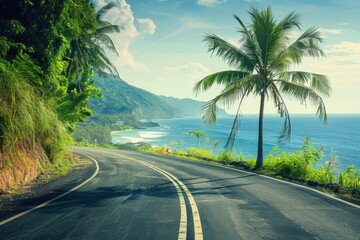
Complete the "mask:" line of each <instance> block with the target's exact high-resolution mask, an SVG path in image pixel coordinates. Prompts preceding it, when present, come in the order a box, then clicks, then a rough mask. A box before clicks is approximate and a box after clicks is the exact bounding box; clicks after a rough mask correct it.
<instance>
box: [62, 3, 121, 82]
mask: <svg viewBox="0 0 360 240" xmlns="http://www.w3.org/2000/svg"><path fill="white" fill-rule="evenodd" d="M113 7H115V4H114V3H112V2H111V3H108V4H107V5H105V6H104V7H102V8H100V9H99V10H98V11H97V12H96V20H97V29H96V30H95V31H90V32H85V33H83V34H81V35H80V36H79V38H78V39H76V40H73V41H72V42H71V51H70V57H69V58H70V62H69V65H68V68H67V72H66V76H67V77H68V78H69V77H72V76H73V75H75V76H77V75H78V74H79V71H82V70H83V68H84V67H87V66H89V65H91V67H92V68H94V69H95V70H97V71H98V72H99V73H104V72H108V73H111V74H116V75H118V72H117V70H116V68H115V66H114V65H113V63H112V62H111V61H110V59H109V58H108V57H107V56H106V54H105V50H106V49H108V50H110V51H113V52H115V53H116V54H117V55H118V52H117V51H116V48H115V45H114V43H113V41H112V40H111V38H110V37H109V35H108V34H110V33H116V32H120V31H121V30H123V29H124V27H122V26H119V25H113V24H111V23H110V22H108V21H106V20H104V16H105V14H106V13H107V12H108V11H109V10H110V9H111V8H113Z"/></svg>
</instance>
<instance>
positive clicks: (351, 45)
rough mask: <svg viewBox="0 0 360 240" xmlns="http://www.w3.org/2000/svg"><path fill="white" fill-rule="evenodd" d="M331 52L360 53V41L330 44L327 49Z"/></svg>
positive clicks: (357, 54) (356, 54) (342, 53)
mask: <svg viewBox="0 0 360 240" xmlns="http://www.w3.org/2000/svg"><path fill="white" fill-rule="evenodd" d="M326 52H327V53H330V54H341V55H344V54H345V55H355V56H359V55H360V42H340V43H337V44H334V45H330V46H329V47H328V48H327V50H326ZM359 60H360V59H359Z"/></svg>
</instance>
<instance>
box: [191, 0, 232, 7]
mask: <svg viewBox="0 0 360 240" xmlns="http://www.w3.org/2000/svg"><path fill="white" fill-rule="evenodd" d="M226 2H227V0H197V2H196V3H197V4H198V5H200V6H205V7H214V6H216V5H218V4H224V3H226Z"/></svg>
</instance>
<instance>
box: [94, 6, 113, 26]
mask: <svg viewBox="0 0 360 240" xmlns="http://www.w3.org/2000/svg"><path fill="white" fill-rule="evenodd" d="M113 7H116V5H115V3H114V2H110V3H108V4H106V5H105V6H103V7H102V8H100V9H99V10H98V11H97V12H96V20H97V21H98V22H99V21H102V20H103V17H104V16H105V14H106V13H107V12H108V11H109V10H110V9H112V8H113Z"/></svg>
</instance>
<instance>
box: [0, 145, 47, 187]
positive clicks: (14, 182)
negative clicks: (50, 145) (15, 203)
mask: <svg viewBox="0 0 360 240" xmlns="http://www.w3.org/2000/svg"><path fill="white" fill-rule="evenodd" d="M48 166H50V162H49V160H48V157H47V156H46V154H45V152H44V150H43V149H42V148H41V147H34V148H32V149H28V148H26V147H24V146H20V147H19V148H17V151H16V152H15V153H12V154H11V155H10V154H6V153H4V151H2V152H1V151H0V193H3V192H7V191H9V190H11V189H16V188H18V187H20V186H23V185H25V184H27V183H29V182H31V181H33V180H34V179H36V178H37V177H38V176H39V175H40V174H42V173H43V169H46V167H48Z"/></svg>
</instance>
